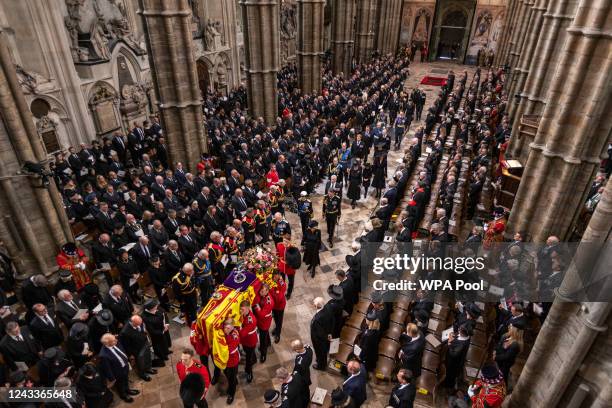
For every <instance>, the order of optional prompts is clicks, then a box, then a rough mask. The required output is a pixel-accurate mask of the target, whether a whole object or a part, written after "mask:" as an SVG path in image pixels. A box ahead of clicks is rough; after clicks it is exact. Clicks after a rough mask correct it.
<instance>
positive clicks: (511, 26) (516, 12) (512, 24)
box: [499, 0, 525, 65]
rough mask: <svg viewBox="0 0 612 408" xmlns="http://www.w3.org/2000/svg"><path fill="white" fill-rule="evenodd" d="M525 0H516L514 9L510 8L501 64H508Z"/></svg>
mask: <svg viewBox="0 0 612 408" xmlns="http://www.w3.org/2000/svg"><path fill="white" fill-rule="evenodd" d="M524 1H525V0H514V4H513V5H512V9H510V13H511V14H510V21H509V22H508V27H507V31H506V35H505V37H504V39H503V42H502V45H503V49H502V51H501V53H500V60H499V63H500V64H501V65H507V64H508V58H509V54H510V49H511V48H512V44H513V43H512V38H513V37H514V35H515V33H516V31H517V29H518V26H517V22H518V21H520V20H519V17H520V14H521V11H522V10H523V2H524Z"/></svg>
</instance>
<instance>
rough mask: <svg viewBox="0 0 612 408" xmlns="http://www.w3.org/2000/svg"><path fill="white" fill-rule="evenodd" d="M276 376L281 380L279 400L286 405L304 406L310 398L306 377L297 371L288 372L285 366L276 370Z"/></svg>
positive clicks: (301, 407) (296, 407)
mask: <svg viewBox="0 0 612 408" xmlns="http://www.w3.org/2000/svg"><path fill="white" fill-rule="evenodd" d="M276 378H278V379H279V380H281V381H282V382H283V383H282V385H281V400H282V405H281V406H283V407H284V406H286V407H291V408H293V407H295V408H306V407H307V406H308V401H309V400H310V389H309V387H308V385H307V384H306V379H305V378H304V377H303V376H302V374H301V373H300V372H299V371H294V372H293V373H290V372H289V371H288V370H287V369H286V368H285V367H280V368H278V369H277V370H276Z"/></svg>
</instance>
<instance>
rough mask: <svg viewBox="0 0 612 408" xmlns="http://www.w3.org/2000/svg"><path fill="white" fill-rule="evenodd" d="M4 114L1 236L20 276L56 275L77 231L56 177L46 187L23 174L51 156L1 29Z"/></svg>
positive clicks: (0, 87) (0, 111)
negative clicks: (28, 164)
mask: <svg viewBox="0 0 612 408" xmlns="http://www.w3.org/2000/svg"><path fill="white" fill-rule="evenodd" d="M0 118H2V120H1V121H0V123H1V124H2V125H1V126H0V214H1V216H0V239H1V240H3V241H4V243H5V244H6V247H7V249H8V251H9V254H10V256H11V257H12V258H13V261H14V263H15V266H16V268H17V271H18V273H19V275H20V276H19V277H20V278H24V277H26V276H28V275H32V274H35V273H44V274H50V273H51V272H52V270H53V269H54V268H55V256H56V255H57V253H58V250H59V247H60V246H61V245H63V244H65V243H66V242H68V241H72V239H73V238H72V232H71V230H70V225H69V224H68V219H67V217H66V213H65V211H64V207H63V204H62V199H61V197H60V195H59V192H58V190H57V188H56V186H55V182H54V181H53V178H52V177H51V178H49V182H50V184H49V185H48V186H47V187H45V186H44V185H43V184H42V180H41V178H40V177H38V176H27V175H24V174H20V172H21V170H22V167H23V165H24V164H25V163H26V162H28V161H29V162H33V163H43V162H44V161H45V160H47V155H46V153H45V150H44V147H43V143H42V140H41V138H40V136H39V135H38V133H37V132H36V128H35V126H34V119H33V118H32V114H31V112H30V110H29V108H28V105H27V103H26V101H25V98H24V96H23V93H22V90H21V86H20V85H19V81H18V79H17V72H16V71H15V62H14V61H13V58H12V57H11V53H10V51H9V49H8V40H7V38H6V35H5V34H4V33H2V32H1V31H0Z"/></svg>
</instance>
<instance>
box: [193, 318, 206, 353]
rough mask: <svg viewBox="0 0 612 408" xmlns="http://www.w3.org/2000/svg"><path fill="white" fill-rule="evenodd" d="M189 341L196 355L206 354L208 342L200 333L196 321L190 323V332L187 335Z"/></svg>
mask: <svg viewBox="0 0 612 408" xmlns="http://www.w3.org/2000/svg"><path fill="white" fill-rule="evenodd" d="M189 342H190V343H191V345H192V346H193V349H194V350H195V352H196V353H198V355H200V356H207V355H208V343H207V342H206V340H205V339H204V337H203V336H202V334H201V333H200V330H199V329H198V323H197V322H193V323H192V324H191V334H190V335H189Z"/></svg>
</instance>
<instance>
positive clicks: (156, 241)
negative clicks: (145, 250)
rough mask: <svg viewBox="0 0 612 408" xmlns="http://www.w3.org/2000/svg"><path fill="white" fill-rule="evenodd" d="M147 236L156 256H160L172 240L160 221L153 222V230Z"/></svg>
mask: <svg viewBox="0 0 612 408" xmlns="http://www.w3.org/2000/svg"><path fill="white" fill-rule="evenodd" d="M147 235H148V237H149V243H150V244H151V247H152V249H153V251H154V252H155V254H156V255H159V254H161V253H162V252H164V250H165V247H166V245H167V244H168V240H169V239H170V238H169V236H168V232H167V231H166V229H165V228H164V226H163V225H162V222H161V221H160V220H155V221H153V228H151V229H150V230H149V232H148V234H147Z"/></svg>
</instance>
